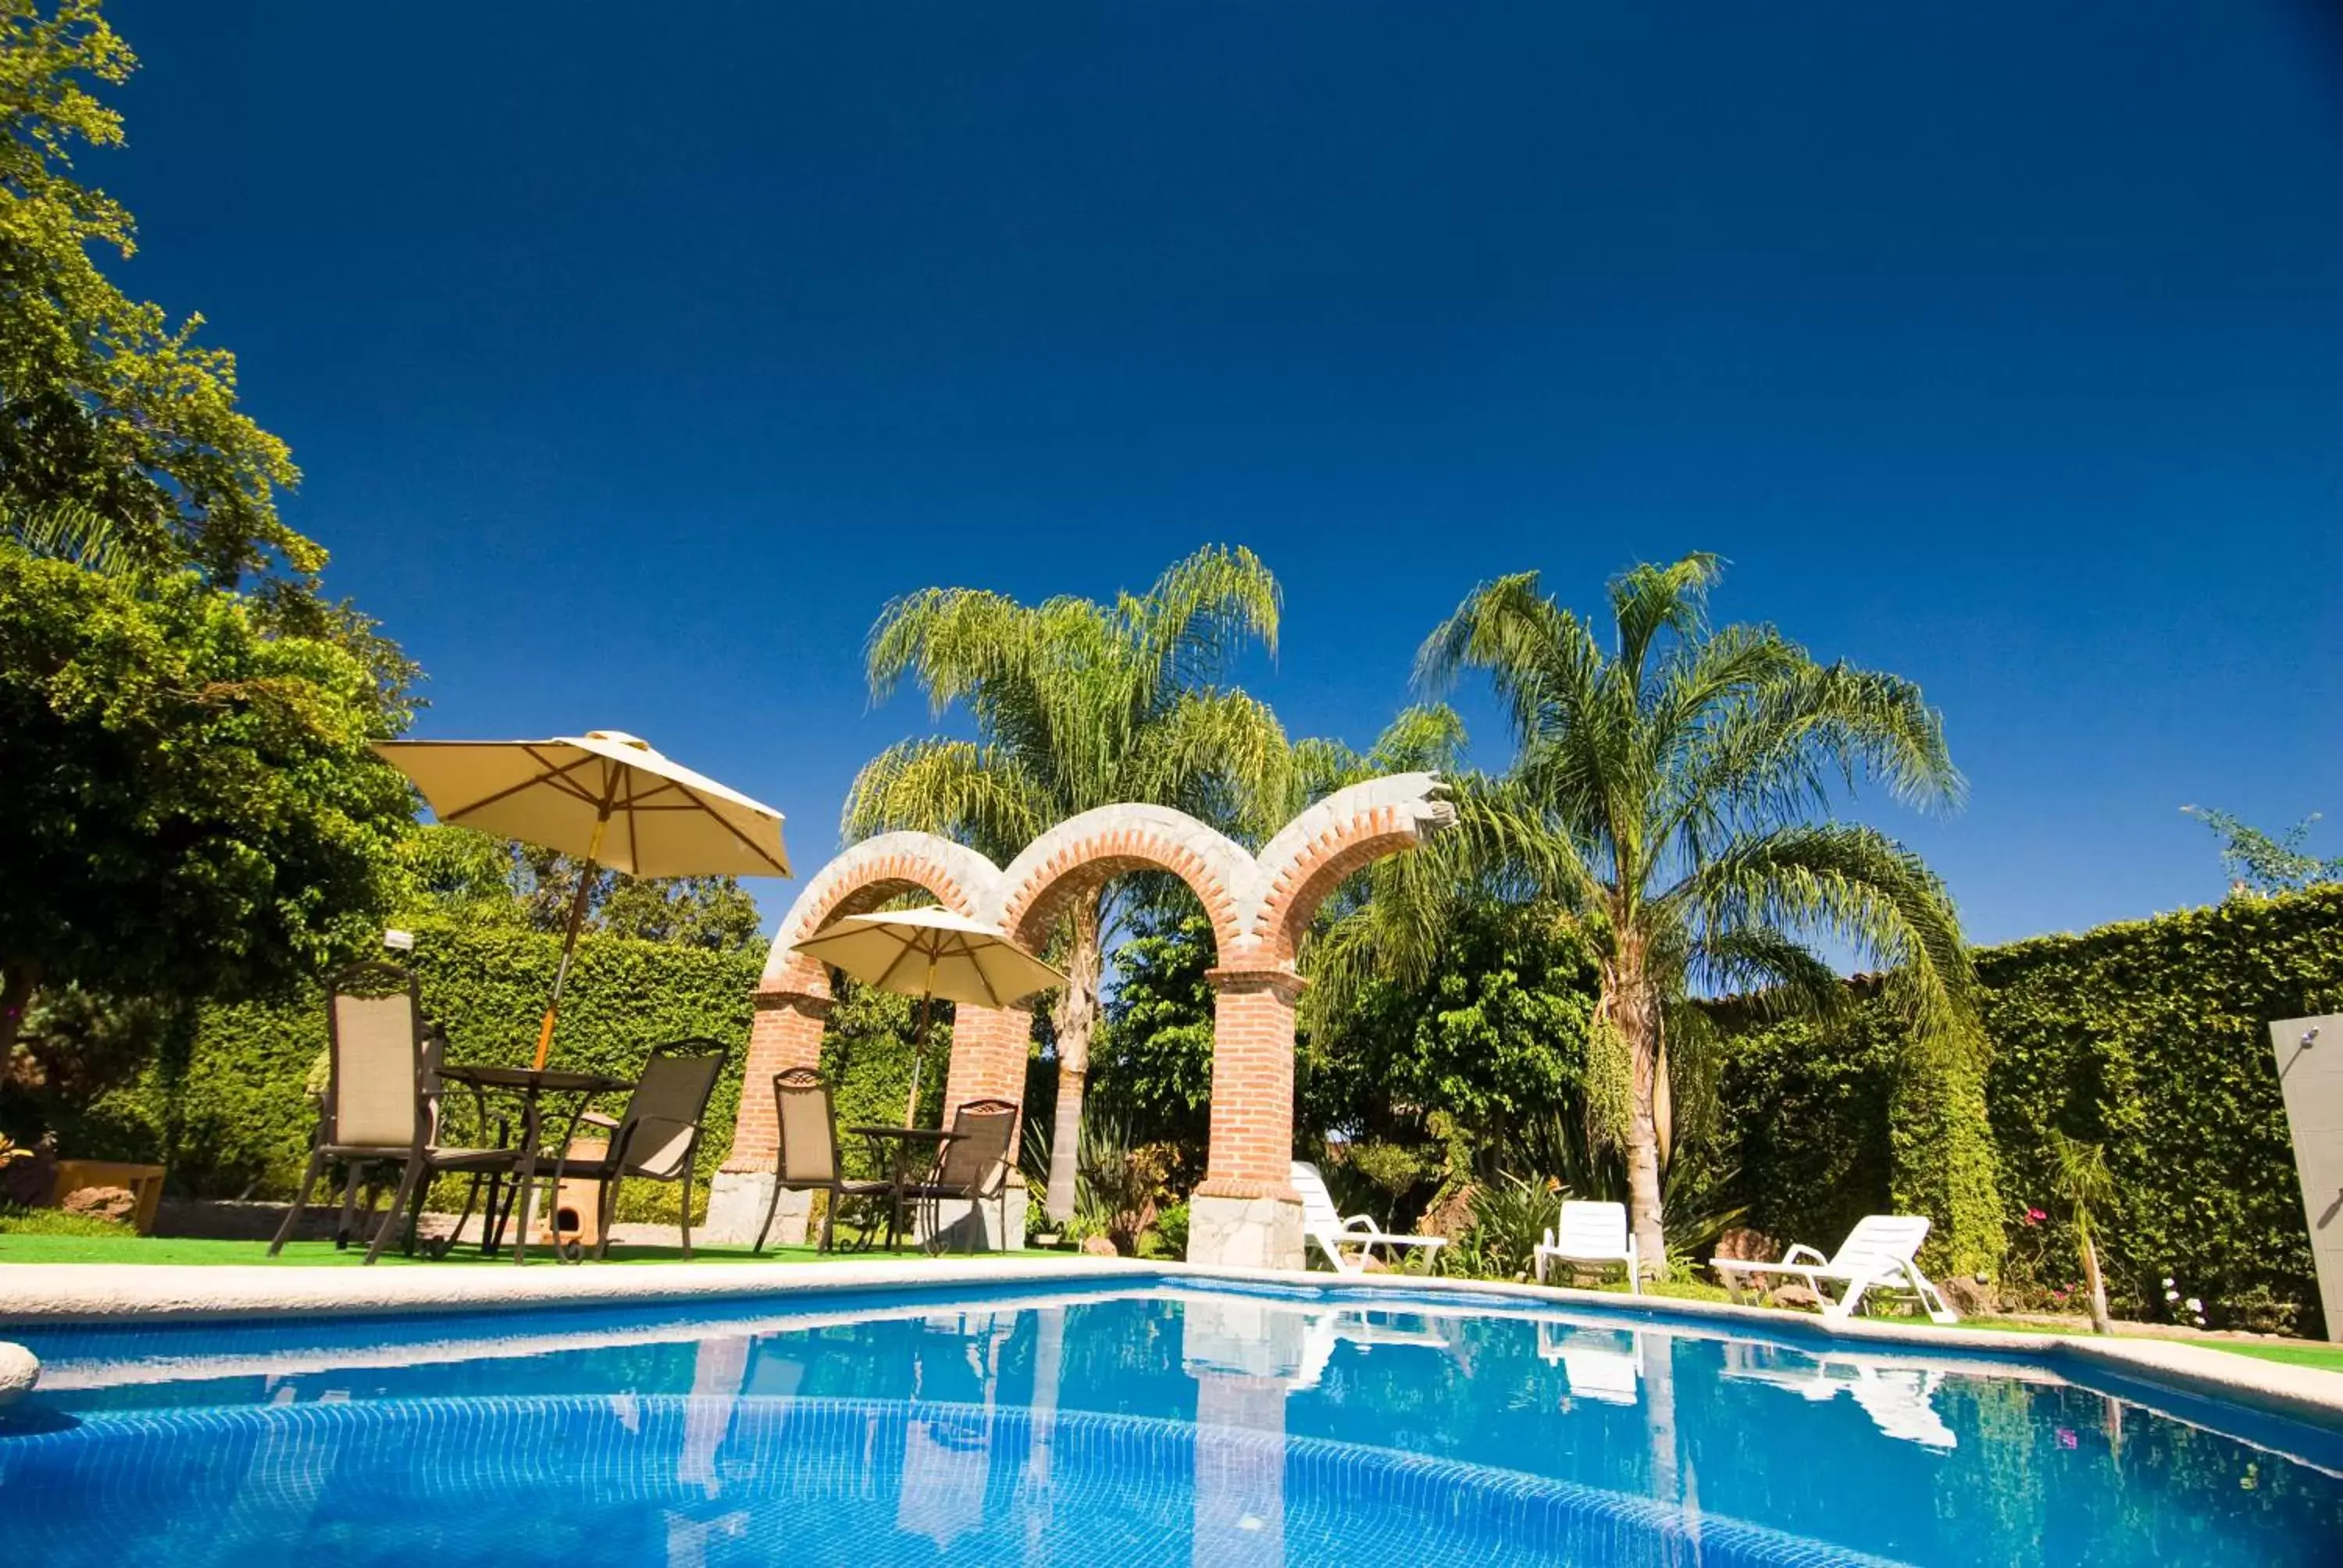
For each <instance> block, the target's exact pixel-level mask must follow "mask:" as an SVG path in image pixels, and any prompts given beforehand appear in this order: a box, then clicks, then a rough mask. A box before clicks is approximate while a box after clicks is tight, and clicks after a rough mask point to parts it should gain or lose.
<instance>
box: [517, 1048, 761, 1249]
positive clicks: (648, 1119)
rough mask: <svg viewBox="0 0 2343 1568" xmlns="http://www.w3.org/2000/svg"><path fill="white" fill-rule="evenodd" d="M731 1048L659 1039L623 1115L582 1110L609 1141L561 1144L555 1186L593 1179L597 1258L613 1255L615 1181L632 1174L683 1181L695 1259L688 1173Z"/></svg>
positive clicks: (686, 1229)
mask: <svg viewBox="0 0 2343 1568" xmlns="http://www.w3.org/2000/svg"><path fill="white" fill-rule="evenodd" d="M727 1054H728V1053H727V1052H726V1050H725V1048H724V1047H723V1046H722V1045H720V1044H719V1043H718V1042H717V1041H715V1040H707V1039H700V1038H693V1039H689V1040H675V1041H672V1042H671V1043H669V1044H667V1045H661V1046H655V1047H653V1048H652V1050H651V1054H650V1058H649V1060H647V1061H645V1062H644V1063H643V1074H642V1076H641V1077H640V1078H639V1079H637V1080H636V1081H635V1088H634V1092H633V1093H632V1094H630V1095H628V1097H627V1109H626V1111H625V1113H624V1114H623V1115H620V1116H618V1117H615V1118H614V1117H611V1116H608V1115H606V1114H604V1113H603V1112H601V1111H585V1112H584V1113H582V1114H581V1115H580V1116H579V1117H578V1121H583V1122H587V1123H588V1124H590V1125H592V1126H595V1127H599V1128H601V1129H603V1130H604V1131H607V1132H608V1133H609V1135H610V1138H609V1141H608V1143H607V1144H606V1145H604V1147H603V1149H602V1151H601V1152H600V1153H598V1154H588V1155H585V1156H583V1157H579V1158H572V1157H571V1156H570V1154H569V1153H568V1151H567V1150H565V1151H563V1152H562V1155H561V1157H560V1159H559V1160H558V1161H555V1163H554V1167H553V1180H554V1190H555V1191H559V1190H560V1184H561V1183H562V1182H563V1181H591V1182H593V1183H595V1184H596V1186H597V1188H598V1191H597V1193H596V1195H595V1212H596V1213H598V1214H599V1215H601V1216H602V1235H601V1239H600V1240H599V1241H597V1242H596V1243H595V1244H594V1256H595V1257H596V1258H598V1259H599V1258H606V1257H608V1256H609V1252H610V1231H611V1229H612V1225H611V1221H612V1220H613V1218H614V1217H615V1216H616V1215H617V1213H618V1189H619V1188H620V1187H621V1186H622V1185H624V1183H625V1182H626V1181H627V1179H628V1177H630V1176H631V1177H634V1178H636V1179H637V1180H639V1181H680V1182H681V1183H683V1199H682V1201H683V1208H682V1212H681V1219H680V1221H679V1229H680V1230H681V1231H682V1234H683V1255H684V1258H685V1260H686V1261H689V1260H690V1257H691V1176H692V1171H694V1170H695V1169H696V1167H697V1163H698V1161H699V1139H700V1135H701V1133H702V1132H703V1131H705V1125H704V1124H705V1123H706V1121H707V1120H708V1101H709V1097H710V1096H712V1095H713V1094H714V1093H715V1092H716V1081H717V1080H718V1079H719V1078H721V1077H723V1076H724V1059H725V1057H726V1055H727ZM577 1250H578V1251H582V1249H577ZM573 1255H574V1251H573Z"/></svg>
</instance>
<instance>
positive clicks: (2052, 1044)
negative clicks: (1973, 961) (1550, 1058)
mask: <svg viewBox="0 0 2343 1568" xmlns="http://www.w3.org/2000/svg"><path fill="white" fill-rule="evenodd" d="M1977 969H1978V974H1979V977H1980V978H1981V979H1982V980H1983V981H1984V982H1985V985H1986V1000H1985V1007H1984V1023H1985V1031H1986V1071H1985V1079H1984V1084H1983V1089H1984V1094H1985V1105H1986V1115H1987V1118H1988V1121H1989V1123H1990V1126H1991V1129H1992V1138H1993V1145H1994V1153H1995V1156H1996V1162H1997V1164H1998V1166H1999V1177H1998V1179H1999V1188H2000V1191H2001V1193H2002V1195H2003V1198H2002V1203H2003V1208H2002V1216H2001V1217H2002V1221H2003V1225H2004V1230H2005V1232H2006V1236H2007V1238H2008V1251H2007V1255H2006V1258H2005V1259H2004V1261H2003V1263H2002V1265H2001V1270H2000V1276H2001V1278H2002V1279H2003V1280H2004V1281H2005V1282H2006V1284H2007V1285H2008V1286H2009V1288H2010V1289H2011V1290H2012V1291H2013V1292H2015V1293H2016V1295H2017V1296H2018V1297H2019V1298H2020V1299H2021V1300H2027V1301H2031V1302H2036V1303H2038V1304H2047V1303H2049V1302H2051V1301H2053V1300H2055V1299H2056V1298H2055V1297H2054V1296H2053V1294H2052V1292H2056V1291H2058V1290H2061V1289H2069V1290H2071V1287H2072V1286H2073V1285H2074V1283H2075V1282H2076V1281H2077V1275H2078V1274H2079V1264H2077V1262H2076V1261H2075V1249H2074V1245H2073V1240H2072V1236H2071V1233H2070V1232H2069V1231H2068V1229H2067V1226H2066V1216H2065V1215H2064V1213H2063V1212H2062V1211H2060V1206H2059V1204H2058V1203H2057V1201H2056V1199H2055V1196H2054V1191H2053V1188H2052V1185H2051V1182H2050V1175H2049V1171H2050V1161H2049V1151H2048V1147H2047V1141H2048V1138H2047V1135H2048V1133H2049V1132H2050V1131H2052V1130H2054V1129H2055V1130H2057V1131H2064V1132H2066V1133H2067V1134H2068V1135H2069V1136H2071V1137H2076V1138H2081V1139H2085V1140H2087V1141H2095V1142H2102V1143H2104V1144H2105V1145H2106V1149H2107V1165H2108V1168H2109V1170H2110V1171H2111V1172H2112V1173H2113V1174H2114V1176H2115V1179H2116V1185H2117V1191H2118V1194H2119V1197H2118V1201H2117V1211H2116V1212H2115V1213H2113V1214H2111V1215H2108V1216H2106V1217H2104V1218H2103V1219H2102V1220H2101V1221H2100V1227H2101V1238H2102V1239H2101V1245H2102V1248H2103V1251H2104V1254H2105V1257H2106V1261H2107V1282H2108V1289H2109V1292H2110V1294H2111V1296H2112V1297H2113V1299H2114V1304H2115V1306H2116V1309H2117V1312H2119V1313H2122V1314H2125V1315H2127V1316H2133V1317H2146V1318H2157V1317H2162V1316H2167V1315H2170V1309H2169V1308H2168V1306H2167V1302H2166V1299H2165V1293H2164V1292H2165V1288H2166V1287H2165V1286H2164V1283H2163V1282H2164V1281H2165V1280H2166V1279H2167V1278H2170V1279H2172V1280H2173V1281H2174V1282H2175V1284H2174V1286H2173V1287H2172V1288H2173V1289H2174V1290H2175V1291H2176V1292H2177V1294H2178V1295H2179V1296H2181V1297H2182V1298H2183V1299H2184V1300H2186V1299H2187V1298H2190V1297H2194V1298H2197V1299H2198V1300H2200V1301H2202V1302H2205V1304H2206V1308H2207V1316H2208V1317H2209V1318H2210V1319H2211V1321H2212V1322H2214V1323H2215V1324H2216V1325H2220V1324H2228V1325H2233V1326H2240V1327H2268V1328H2286V1329H2291V1330H2294V1331H2296V1332H2314V1331H2315V1328H2316V1324H2317V1313H2318V1287H2317V1282H2316V1279H2315V1276H2314V1274H2313V1271H2312V1267H2311V1260H2310V1251H2309V1238H2308V1228H2307V1226H2306V1224H2305V1221H2304V1219H2303V1213H2302V1201H2301V1190H2300V1188H2299V1186H2298V1184H2297V1179H2296V1175H2295V1169H2294V1151H2293V1145H2292V1143H2291V1141H2290V1140H2289V1138H2288V1131H2287V1124H2286V1112H2285V1108H2284V1105H2283V1102H2282V1101H2281V1099H2280V1097H2279V1091H2278V1074H2277V1070H2276V1067H2275V1065H2274V1064H2273V1061H2272V1059H2271V1055H2270V1049H2269V1039H2268V1029H2267V1026H2268V1022H2269V1020H2272V1019H2278V1018H2293V1017H2298V1016H2301V1015H2303V1014H2307V1013H2318V1012H2328V1011H2334V1010H2338V1008H2343V889H2334V888H2329V889H2321V890H2313V891H2310V892H2306V893H2296V894H2288V895H2285V896H2281V897H2277V898H2267V899H2264V898H2239V899H2233V900H2229V901H2227V902H2226V903H2223V904H2220V905H2217V906H2216V907H2214V908H2211V909H2204V910H2186V911H2183V912H2181V913H2177V914H2171V915H2163V916H2158V917H2157V918H2156V919H2154V920H2137V921H2129V922H2126V923H2123V924H2119V925H2111V926H2103V927H2100V928H2098V929H2097V930H2090V931H2087V932H2084V933H2083V934H2081V935H2079V936H2056V937H2041V938H2036V939H2034V940H2029V941H2024V942H2016V943H2012V944H2010V945H2008V946H2006V947H1998V948H1988V949H1985V950H1981V951H1980V952H1979V953H1978V954H1977ZM1900 1049H1901V1046H1900V1034H1899V1031H1898V1030H1896V1027H1895V1026H1894V1024H1893V1021H1892V1020H1890V1019H1889V1017H1888V1016H1887V1013H1886V1010H1885V1005H1884V1004H1883V1003H1881V1002H1879V1001H1877V1000H1867V1001H1865V1003H1864V1004H1863V1005H1862V1006H1860V1007H1858V1008H1857V1009H1856V1010H1855V1011H1854V1013H1853V1014H1852V1015H1851V1016H1850V1017H1848V1018H1847V1019H1845V1020H1840V1021H1838V1022H1835V1023H1834V1024H1831V1025H1827V1026H1825V1025H1816V1024H1813V1023H1795V1024H1785V1025H1780V1026H1777V1027H1775V1028H1774V1029H1771V1030H1763V1031H1759V1032H1756V1033H1753V1034H1750V1035H1746V1036H1744V1037H1743V1038H1741V1039H1740V1040H1737V1041H1736V1042H1735V1047H1734V1049H1733V1056H1732V1060H1731V1062H1730V1065H1729V1066H1728V1069H1727V1071H1726V1078H1725V1102H1726V1111H1725V1125H1726V1126H1727V1127H1728V1128H1729V1129H1731V1130H1732V1134H1733V1137H1734V1139H1735V1145H1736V1149H1735V1153H1736V1156H1737V1160H1738V1163H1739V1167H1740V1171H1741V1182H1742V1186H1743V1191H1744V1195H1745V1197H1746V1199H1747V1201H1749V1203H1750V1205H1751V1208H1750V1223H1751V1224H1752V1225H1754V1226H1755V1227H1756V1228H1757V1229H1759V1230H1762V1231H1765V1232H1766V1233H1767V1234H1769V1235H1772V1236H1775V1237H1779V1238H1782V1239H1784V1240H1798V1241H1811V1242H1814V1243H1815V1244H1816V1245H1819V1246H1823V1247H1825V1248H1828V1247H1830V1246H1832V1245H1835V1243H1836V1241H1838V1239H1839V1238H1840V1237H1842V1236H1844V1235H1845V1233H1846V1229H1847V1227H1848V1226H1849V1225H1850V1224H1852V1223H1853V1222H1854V1221H1855V1219H1857V1218H1860V1217H1861V1216H1862V1215H1863V1214H1865V1213H1868V1212H1872V1211H1876V1210H1880V1209H1884V1208H1886V1207H1888V1206H1890V1205H1891V1204H1893V1203H1895V1202H1896V1201H1897V1197H1898V1193H1899V1189H1901V1190H1904V1192H1905V1195H1906V1197H1907V1198H1908V1197H1909V1196H1912V1195H1913V1193H1912V1189H1911V1188H1910V1187H1909V1186H1908V1184H1909V1183H1911V1182H1912V1181H1913V1180H1914V1178H1913V1177H1912V1176H1909V1175H1906V1174H1904V1173H1903V1172H1904V1171H1906V1170H1907V1169H1910V1168H1916V1167H1919V1166H1925V1165H1926V1164H1927V1163H1928V1150H1927V1147H1926V1143H1925V1141H1917V1140H1914V1139H1912V1138H1911V1137H1910V1136H1909V1135H1906V1136H1905V1138H1904V1139H1903V1141H1902V1142H1901V1145H1900V1146H1899V1139H1898V1132H1897V1125H1896V1104H1897V1102H1898V1098H1899V1097H1898V1089H1897V1085H1898V1073H1897V1064H1898V1060H1899V1055H1898V1053H1899V1050H1900ZM1961 1087H1962V1086H1961V1085H1959V1084H1953V1085H1949V1086H1948V1087H1947V1089H1946V1091H1945V1092H1948V1093H1949V1092H1952V1091H1955V1090H1957V1089H1959V1088H1961ZM1905 1098H1907V1099H1908V1098H1909V1096H1908V1093H1907V1094H1906V1097H1905ZM1938 1125H1942V1121H1941V1120H1939V1121H1938ZM1923 1206H1925V1207H1928V1208H1929V1209H1930V1211H1932V1212H1935V1211H1936V1205H1935V1204H1934V1203H1933V1202H1929V1203H1925V1204H1924V1205H1923ZM2029 1211H2041V1212H2042V1213H2044V1214H2045V1215H2046V1216H2047V1217H2046V1219H2044V1220H2042V1221H2029V1219H2028V1214H2029ZM1939 1223H1940V1224H1941V1223H1942V1217H1941V1215H1939Z"/></svg>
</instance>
